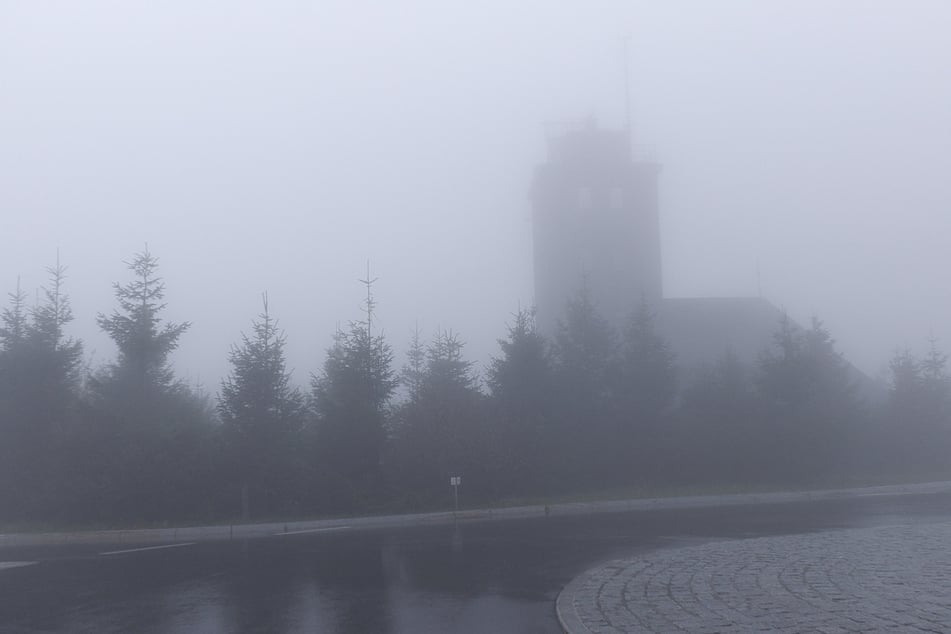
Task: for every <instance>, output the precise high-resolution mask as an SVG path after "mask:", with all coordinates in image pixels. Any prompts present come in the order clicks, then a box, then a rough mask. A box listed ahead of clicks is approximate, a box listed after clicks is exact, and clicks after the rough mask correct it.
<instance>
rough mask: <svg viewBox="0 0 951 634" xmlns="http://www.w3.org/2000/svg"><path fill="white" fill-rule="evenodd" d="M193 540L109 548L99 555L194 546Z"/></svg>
mask: <svg viewBox="0 0 951 634" xmlns="http://www.w3.org/2000/svg"><path fill="white" fill-rule="evenodd" d="M194 545H195V542H185V543H182V544H165V545H163V546H146V547H145V548H128V549H126V550H110V551H109V552H106V553H99V554H100V555H124V554H125V553H141V552H143V551H146V550H160V549H162V548H181V547H182V546H194Z"/></svg>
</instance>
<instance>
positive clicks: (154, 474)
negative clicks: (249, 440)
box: [80, 248, 209, 521]
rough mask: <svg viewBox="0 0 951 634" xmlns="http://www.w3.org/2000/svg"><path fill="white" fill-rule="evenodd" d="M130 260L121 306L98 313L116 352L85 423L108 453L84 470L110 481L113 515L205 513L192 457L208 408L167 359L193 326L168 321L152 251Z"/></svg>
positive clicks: (96, 382) (117, 290) (99, 379)
mask: <svg viewBox="0 0 951 634" xmlns="http://www.w3.org/2000/svg"><path fill="white" fill-rule="evenodd" d="M126 265H127V267H128V269H129V270H130V271H131V272H132V275H133V279H132V281H130V282H129V283H127V284H124V285H123V284H119V283H118V282H117V283H115V284H113V290H114V294H115V297H116V301H117V302H118V304H119V306H118V308H117V309H116V310H114V311H113V313H112V314H111V315H108V316H107V315H104V314H101V313H100V315H99V316H98V318H97V322H98V324H99V327H100V328H101V329H102V330H103V331H104V332H105V333H106V334H108V335H109V337H110V338H111V339H112V340H113V342H114V343H115V344H116V348H117V349H118V355H117V358H116V361H115V362H114V363H112V364H110V365H109V366H108V367H106V368H105V369H103V370H101V371H100V372H98V373H97V374H95V375H94V376H93V377H92V378H91V380H90V387H91V396H92V397H93V402H92V405H93V406H94V408H95V410H96V411H95V412H94V413H93V414H92V415H91V416H90V418H89V420H88V421H87V423H88V425H89V426H90V427H91V428H92V429H91V430H90V432H89V433H90V434H91V435H94V436H98V437H100V438H102V439H104V440H106V441H107V443H108V444H107V447H108V450H109V451H108V455H107V456H106V457H105V460H103V461H102V462H101V463H94V464H84V465H82V466H81V467H80V468H81V469H83V470H84V471H86V470H89V471H91V472H92V473H91V474H90V475H89V476H87V477H88V478H90V479H93V480H96V479H98V480H101V481H102V482H106V483H108V484H107V485H106V486H105V487H102V490H100V491H99V492H100V494H102V495H103V497H104V498H106V499H111V500H112V503H111V507H112V509H111V512H112V513H114V514H116V515H117V516H119V517H123V518H125V519H128V520H149V521H154V520H159V519H162V518H167V517H170V516H181V515H182V514H201V513H202V510H203V509H202V499H201V498H202V496H201V495H200V494H199V489H198V488H197V487H195V485H196V483H197V482H199V481H203V480H202V475H203V474H204V473H205V466H206V465H205V464H203V463H202V462H200V461H194V460H188V459H187V458H188V457H190V456H192V455H193V451H194V450H195V449H196V448H199V447H201V448H203V447H202V445H203V444H204V443H206V442H207V436H208V430H207V429H206V427H207V424H208V423H209V421H208V419H207V407H206V406H205V404H204V403H203V399H201V398H200V397H198V396H197V395H196V394H194V392H193V391H192V390H190V389H189V388H188V387H187V386H186V385H185V384H183V383H182V382H180V381H178V380H176V379H175V376H174V373H173V372H172V369H171V366H170V365H169V361H168V357H169V355H170V354H171V353H172V352H173V351H174V350H175V349H176V348H177V347H178V342H179V338H180V337H181V335H182V334H184V333H185V331H186V330H188V327H189V324H188V323H187V322H186V323H181V324H174V323H164V324H163V322H162V319H161V312H162V310H163V309H164V308H165V304H164V303H162V299H163V298H164V295H165V284H164V283H163V281H162V278H161V277H159V276H158V259H157V258H156V257H155V256H153V255H152V254H151V253H150V252H149V250H148V248H146V249H145V250H144V251H142V252H141V253H138V254H136V255H135V256H134V257H133V259H132V261H131V262H128V263H126ZM99 453H100V452H99V451H95V452H94V453H93V455H98V454H99ZM189 491H191V492H192V493H193V495H189V494H188V493H187V492H189Z"/></svg>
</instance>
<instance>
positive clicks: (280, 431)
mask: <svg viewBox="0 0 951 634" xmlns="http://www.w3.org/2000/svg"><path fill="white" fill-rule="evenodd" d="M263 301H264V310H263V312H262V313H261V315H260V316H259V318H258V319H257V320H255V321H254V322H253V324H252V328H251V335H247V334H243V333H242V335H241V343H240V344H239V345H233V346H232V347H231V353H230V354H229V362H230V363H231V373H230V374H229V375H228V377H227V378H226V379H225V380H224V381H222V384H221V392H220V395H219V398H218V415H219V417H220V418H221V423H222V427H223V432H224V434H225V439H226V441H227V443H228V448H229V457H230V458H231V468H232V470H233V475H234V476H235V477H236V478H237V481H238V482H239V483H240V487H241V503H242V504H241V505H242V514H243V515H244V517H249V516H250V512H251V502H252V497H253V498H254V501H255V508H257V507H258V506H262V507H264V508H266V509H270V510H272V511H276V510H281V503H282V501H283V498H284V497H285V496H286V494H287V490H288V486H289V483H288V482H287V479H286V477H285V476H287V470H286V469H285V466H286V464H287V463H288V462H289V461H290V459H291V452H292V449H293V443H294V439H295V437H296V436H297V434H298V433H299V432H300V431H301V428H302V426H303V422H304V415H305V409H304V397H303V394H301V392H300V391H299V390H298V389H297V388H295V387H292V386H291V384H290V378H291V377H290V373H289V372H288V371H287V367H286V362H285V358H284V346H285V343H286V338H285V335H284V333H283V332H282V331H280V330H279V329H278V324H277V320H275V319H273V318H272V317H271V314H270V312H269V309H268V301H267V296H266V295H265V296H264V298H263Z"/></svg>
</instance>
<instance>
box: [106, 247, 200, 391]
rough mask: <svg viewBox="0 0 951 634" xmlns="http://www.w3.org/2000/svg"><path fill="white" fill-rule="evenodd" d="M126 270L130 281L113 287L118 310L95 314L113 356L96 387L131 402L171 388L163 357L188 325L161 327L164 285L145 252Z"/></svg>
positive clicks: (154, 261)
mask: <svg viewBox="0 0 951 634" xmlns="http://www.w3.org/2000/svg"><path fill="white" fill-rule="evenodd" d="M126 264H127V267H128V268H129V270H130V271H132V274H133V276H134V277H133V279H132V281H131V282H129V283H127V284H125V285H122V284H119V283H118V282H116V283H114V284H113V290H114V292H115V296H116V301H117V302H118V303H119V307H118V308H117V309H116V310H114V311H113V312H112V314H111V315H108V316H107V315H104V314H102V313H100V314H99V317H98V318H97V322H98V323H99V327H100V328H101V329H102V330H103V331H105V332H106V334H108V335H109V337H110V338H111V339H112V340H113V342H114V343H115V344H116V347H117V348H118V351H119V354H118V358H117V360H116V362H115V363H114V364H113V365H112V366H111V367H110V368H109V372H108V375H107V377H106V378H105V379H104V380H103V381H101V382H102V383H110V384H112V385H113V386H114V387H115V388H117V389H119V390H121V391H123V392H124V393H125V394H128V395H130V397H131V399H132V400H133V402H135V401H138V400H140V399H147V398H149V397H150V395H153V394H160V393H163V392H168V391H169V390H171V389H172V388H173V387H176V386H175V381H174V375H173V373H172V369H171V367H170V366H169V363H168V356H169V355H170V354H171V353H172V352H173V351H174V350H175V349H176V348H178V340H179V338H180V337H181V336H182V334H184V333H185V331H187V330H188V328H189V327H190V325H191V324H189V323H188V322H185V323H181V324H173V323H166V324H164V325H162V323H161V318H160V316H159V315H160V313H161V312H162V310H163V309H164V308H165V304H164V303H162V299H163V298H164V297H165V284H164V282H163V281H162V278H160V277H158V274H157V272H158V258H156V257H155V256H153V255H152V254H151V253H150V252H149V250H148V247H146V249H145V250H144V251H142V252H141V253H137V254H136V255H135V257H133V258H132V261H131V262H128V263H126ZM135 404H136V405H138V404H140V403H135Z"/></svg>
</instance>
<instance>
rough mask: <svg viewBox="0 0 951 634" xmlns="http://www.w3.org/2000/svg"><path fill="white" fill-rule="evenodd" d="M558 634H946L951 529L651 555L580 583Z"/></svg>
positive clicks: (569, 592) (785, 539)
mask: <svg viewBox="0 0 951 634" xmlns="http://www.w3.org/2000/svg"><path fill="white" fill-rule="evenodd" d="M557 610H558V618H559V620H560V621H561V624H562V626H563V627H564V628H565V630H566V631H567V632H570V633H572V634H583V633H588V632H680V631H684V632H697V633H703V632H723V631H741V632H754V631H755V632H804V631H805V632H868V631H882V630H888V631H899V632H949V631H951V523H937V524H925V525H921V524H916V525H914V526H889V527H877V528H864V529H849V530H840V531H831V532H825V533H815V534H805V535H793V536H779V537H761V538H755V539H742V540H736V541H726V542H714V543H709V544H704V545H701V546H690V547H685V548H680V549H669V550H661V551H655V552H653V553H649V554H646V555H645V556H642V557H637V558H634V559H629V560H619V561H614V562H610V563H607V564H605V565H603V566H600V567H598V568H594V569H592V570H589V571H588V572H586V573H584V574H582V575H580V576H579V577H577V578H576V579H575V580H574V581H572V582H571V583H570V584H568V586H566V587H565V589H564V591H562V593H561V595H560V596H559V597H558V603H557Z"/></svg>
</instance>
